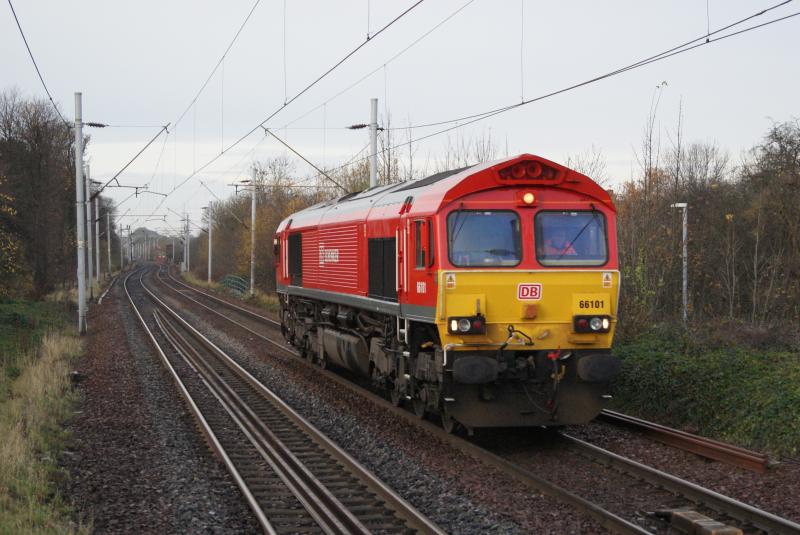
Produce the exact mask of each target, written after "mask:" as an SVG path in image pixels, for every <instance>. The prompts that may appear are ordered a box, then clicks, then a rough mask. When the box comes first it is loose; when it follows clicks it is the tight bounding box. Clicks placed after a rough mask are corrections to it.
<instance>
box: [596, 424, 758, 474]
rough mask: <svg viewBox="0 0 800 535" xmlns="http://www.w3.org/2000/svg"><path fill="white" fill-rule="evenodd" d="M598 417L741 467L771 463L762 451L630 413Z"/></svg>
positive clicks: (709, 457)
mask: <svg viewBox="0 0 800 535" xmlns="http://www.w3.org/2000/svg"><path fill="white" fill-rule="evenodd" d="M598 419H599V420H602V421H605V422H609V423H612V424H614V425H620V426H625V427H630V428H633V429H636V430H637V431H639V432H641V433H643V434H645V435H647V436H648V437H651V438H653V439H655V440H657V441H659V442H663V443H664V444H668V445H670V446H674V447H676V448H680V449H682V450H686V451H690V452H692V453H695V454H697V455H700V456H702V457H706V458H708V459H713V460H715V461H720V462H723V463H726V464H730V465H733V466H738V467H740V468H746V469H748V470H754V471H756V472H764V471H766V470H767V468H769V467H770V466H771V464H772V462H771V461H770V458H769V457H768V456H767V455H764V454H763V453H759V452H755V451H751V450H748V449H745V448H740V447H738V446H734V445H732V444H726V443H724V442H719V441H717V440H712V439H710V438H706V437H701V436H698V435H693V434H691V433H687V432H685V431H681V430H679V429H672V428H670V427H666V426H664V425H660V424H657V423H654V422H648V421H647V420H643V419H641V418H636V417H634V416H629V415H627V414H622V413H619V412H615V411H609V410H603V411H602V412H601V413H600V416H598Z"/></svg>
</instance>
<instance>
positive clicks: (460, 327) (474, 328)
mask: <svg viewBox="0 0 800 535" xmlns="http://www.w3.org/2000/svg"><path fill="white" fill-rule="evenodd" d="M447 331H448V332H449V333H450V334H457V335H462V334H486V318H484V317H483V316H482V315H481V314H477V315H475V316H455V317H452V318H447Z"/></svg>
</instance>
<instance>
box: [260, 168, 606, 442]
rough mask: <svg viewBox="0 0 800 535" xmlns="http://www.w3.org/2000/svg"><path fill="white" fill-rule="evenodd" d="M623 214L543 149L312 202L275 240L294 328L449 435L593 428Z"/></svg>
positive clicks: (312, 351)
mask: <svg viewBox="0 0 800 535" xmlns="http://www.w3.org/2000/svg"><path fill="white" fill-rule="evenodd" d="M615 215H616V212H615V208H614V204H613V202H612V200H611V198H610V196H609V194H608V192H606V191H605V190H604V189H603V188H602V187H600V186H599V185H598V184H597V183H595V182H594V181H593V180H591V179H590V178H589V177H587V176H585V175H583V174H581V173H578V172H577V171H574V170H572V169H568V168H566V167H564V166H562V165H559V164H557V163H554V162H552V161H549V160H547V159H544V158H541V157H539V156H534V155H531V154H522V155H519V156H516V157H513V158H505V159H502V160H498V161H494V162H487V163H483V164H479V165H475V166H471V167H467V168H462V169H454V170H451V171H445V172H441V173H437V174H435V175H432V176H429V177H427V178H424V179H420V180H415V181H411V182H404V183H399V184H392V185H387V186H378V187H373V188H370V189H367V190H365V191H361V192H358V193H352V194H348V195H345V196H343V197H340V198H338V199H335V200H331V201H327V202H323V203H320V204H317V205H315V206H311V207H309V208H307V209H304V210H301V211H299V212H297V213H294V214H292V215H291V216H290V217H288V218H286V219H285V220H283V221H282V222H281V223H280V225H279V227H278V229H277V230H276V234H275V238H274V244H273V245H274V252H275V259H276V283H277V291H278V293H279V297H280V314H281V323H282V331H283V333H284V336H285V337H286V339H287V340H288V341H289V342H290V343H291V344H292V345H294V346H295V347H296V348H298V349H299V350H300V351H301V353H302V354H303V355H304V356H305V357H306V358H308V359H312V360H314V361H316V362H317V363H319V365H320V366H323V367H325V366H328V365H335V366H338V367H343V368H346V369H348V370H351V371H352V372H355V373H357V374H359V375H361V376H364V377H367V378H370V379H371V380H372V381H374V382H375V384H376V385H378V386H379V387H381V388H384V389H386V390H387V391H388V394H389V397H390V399H391V400H392V401H393V402H394V403H395V404H401V403H405V404H407V406H408V407H409V408H410V409H412V410H413V411H414V412H415V413H416V414H417V415H418V416H420V417H423V416H424V415H425V414H431V415H438V416H439V417H440V418H441V420H442V424H443V426H444V428H445V429H446V430H448V431H452V430H453V429H455V428H456V427H457V426H459V425H460V426H464V427H465V428H466V429H468V430H472V429H474V428H480V427H495V426H503V427H505V426H560V425H568V424H582V423H586V422H588V421H590V420H592V419H593V418H594V417H595V416H596V415H597V414H598V413H599V412H600V410H601V409H602V408H603V406H604V404H605V402H606V400H607V399H608V398H609V397H610V396H609V395H608V392H609V385H610V382H611V381H612V379H613V378H614V377H615V376H616V375H617V374H618V372H619V368H620V365H619V361H618V360H617V359H616V357H614V356H613V355H612V354H611V343H612V339H613V336H614V329H615V327H616V323H617V314H618V310H617V307H618V300H619V285H620V274H619V269H618V262H617V243H616V218H615Z"/></svg>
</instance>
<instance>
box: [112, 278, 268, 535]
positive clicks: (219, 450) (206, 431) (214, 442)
mask: <svg viewBox="0 0 800 535" xmlns="http://www.w3.org/2000/svg"><path fill="white" fill-rule="evenodd" d="M139 271H144V270H143V269H140V270H137V271H132V272H131V273H129V274H128V276H127V277H125V280H124V281H123V288H124V289H125V295H126V296H127V297H128V301H129V302H130V304H131V308H132V309H133V313H134V314H135V315H136V317H137V318H139V322H140V323H141V325H142V328H143V329H144V332H145V334H146V335H147V338H148V339H149V340H150V343H151V344H152V345H153V347H154V348H155V350H156V352H157V353H158V357H159V360H161V364H162V365H163V366H164V368H166V370H167V371H168V373H169V376H170V377H171V378H172V381H173V382H174V383H175V385H176V386H177V388H178V392H179V393H180V395H181V397H182V398H183V400H184V402H185V403H186V406H187V407H188V408H189V412H191V414H192V416H193V417H194V420H195V422H196V423H197V426H198V427H199V428H200V432H201V433H202V434H203V436H204V437H205V438H206V442H207V443H208V445H209V447H210V448H211V451H212V452H213V453H214V455H215V456H216V457H217V458H218V459H220V460H221V461H222V463H223V464H224V465H225V468H226V469H227V470H228V473H229V474H230V475H231V477H232V478H233V481H234V483H235V484H236V486H237V487H239V490H240V491H241V493H242V495H243V496H244V498H245V501H247V504H248V506H250V509H251V510H252V511H253V514H254V515H255V517H256V521H257V522H258V524H259V525H260V526H261V529H262V530H263V531H264V533H267V534H269V535H277V531H275V529H274V528H273V526H272V524H271V523H270V521H269V520H267V517H266V516H265V515H264V512H263V511H262V510H261V507H260V506H259V505H258V502H257V501H256V499H255V497H254V496H253V493H252V492H251V491H250V488H249V487H248V486H247V484H246V483H245V481H244V479H243V478H242V475H241V474H240V473H239V471H238V470H237V469H236V466H235V465H234V463H233V461H232V460H231V458H230V457H229V456H228V454H227V452H226V451H225V449H224V448H223V447H222V444H220V442H219V440H218V439H217V436H216V434H215V433H214V431H213V430H212V429H211V426H210V425H209V424H208V422H207V421H206V419H205V417H204V416H203V414H202V412H200V408H199V407H198V406H197V404H196V403H195V401H194V399H193V398H192V396H191V395H190V394H189V391H188V390H187V389H186V385H184V383H183V381H182V380H181V378H180V376H179V375H178V373H177V372H176V371H175V368H174V367H173V366H172V364H171V363H170V361H169V359H168V358H167V355H166V354H164V351H163V349H162V348H161V345H160V344H159V343H158V341H157V340H156V337H155V336H154V335H153V332H152V331H151V330H150V327H148V325H147V322H146V321H145V320H144V318H143V317H142V314H141V313H140V312H139V307H137V306H136V303H134V301H133V296H131V293H130V291H129V290H128V280H129V279H130V278H131V277H132V276H133V275H134V274H136V273H137V272H139ZM141 275H142V274H141V273H140V279H141Z"/></svg>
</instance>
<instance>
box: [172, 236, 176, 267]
mask: <svg viewBox="0 0 800 535" xmlns="http://www.w3.org/2000/svg"><path fill="white" fill-rule="evenodd" d="M172 263H173V264H174V263H175V238H172Z"/></svg>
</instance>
